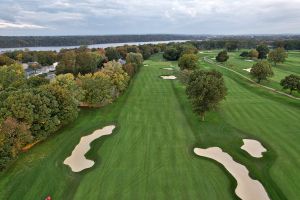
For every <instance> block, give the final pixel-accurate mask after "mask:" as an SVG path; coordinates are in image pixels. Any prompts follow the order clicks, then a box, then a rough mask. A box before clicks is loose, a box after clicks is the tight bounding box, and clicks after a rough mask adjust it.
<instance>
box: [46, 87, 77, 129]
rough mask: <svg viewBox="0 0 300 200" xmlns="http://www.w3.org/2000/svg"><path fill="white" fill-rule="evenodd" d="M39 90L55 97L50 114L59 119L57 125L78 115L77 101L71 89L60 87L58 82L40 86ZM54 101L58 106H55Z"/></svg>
mask: <svg viewBox="0 0 300 200" xmlns="http://www.w3.org/2000/svg"><path fill="white" fill-rule="evenodd" d="M40 90H41V91H45V92H47V93H48V94H49V95H50V94H51V95H52V96H53V97H54V98H55V99H53V100H52V102H53V103H51V106H50V108H51V109H52V114H51V116H55V117H54V119H55V120H56V117H57V119H58V121H59V124H58V125H59V127H61V126H63V125H66V124H68V123H70V122H71V121H73V120H75V119H76V118H77V116H78V108H77V106H78V102H77V101H76V100H75V98H74V97H73V94H72V93H71V91H69V90H67V89H66V88H63V87H61V86H60V85H58V84H48V85H45V86H42V87H41V89H40ZM56 102H57V104H58V107H57V108H56Z"/></svg>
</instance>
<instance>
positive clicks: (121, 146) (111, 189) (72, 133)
mask: <svg viewBox="0 0 300 200" xmlns="http://www.w3.org/2000/svg"><path fill="white" fill-rule="evenodd" d="M145 63H146V64H148V65H149V66H144V67H142V69H141V71H140V72H139V74H138V75H137V77H136V78H135V79H134V80H133V81H132V83H131V85H130V87H129V89H128V90H127V92H126V93H125V95H123V96H122V97H121V98H120V99H119V100H118V101H117V102H115V103H113V104H112V105H109V106H107V107H105V108H101V109H95V110H82V111H81V112H80V115H79V118H78V119H77V120H76V121H75V122H74V123H72V124H71V125H69V126H68V127H65V128H64V129H63V130H61V131H60V132H58V133H56V134H55V135H53V136H52V137H51V138H50V139H48V140H47V141H45V142H43V143H40V144H38V145H37V146H35V147H34V148H33V149H31V150H30V151H29V152H27V153H24V154H22V155H21V156H20V158H19V159H18V160H17V161H16V162H15V163H14V164H12V166H10V167H9V169H8V170H7V171H5V172H3V173H1V174H0V188H1V190H0V199H16V200H17V199H28V200H29V199H30V200H34V199H43V198H44V197H45V196H47V195H48V194H50V195H51V196H52V197H53V199H149V200H150V199H203V200H207V199H222V200H223V199H224V200H226V199H238V198H237V197H236V196H235V194H234V188H235V184H236V183H235V180H234V179H233V178H232V177H231V176H230V174H228V173H227V172H226V170H225V169H224V168H223V167H222V166H220V165H219V164H217V163H216V162H213V161H211V160H208V159H205V158H201V157H198V156H196V155H194V154H193V151H192V150H193V148H194V147H210V146H219V147H222V148H223V149H224V151H226V152H228V153H230V154H231V155H232V156H233V157H234V159H235V160H237V161H239V162H240V163H242V164H244V165H245V166H247V167H248V168H249V170H250V171H251V176H252V177H254V178H256V179H259V180H260V181H261V182H262V184H263V185H264V186H265V188H266V190H267V191H268V193H269V195H270V196H271V198H272V199H295V200H296V199H297V197H299V196H300V191H299V189H298V188H300V173H299V167H300V160H299V156H298V154H297V152H299V151H300V148H299V145H298V141H299V139H300V135H299V134H300V133H299V130H300V124H299V116H300V108H299V102H298V101H296V100H291V99H288V98H287V97H282V96H280V95H278V94H273V93H270V92H268V91H265V90H263V89H261V88H257V87H255V86H252V85H249V83H248V82H246V81H244V80H243V79H241V78H240V77H237V76H234V75H233V74H232V73H229V72H228V71H226V70H222V69H219V68H218V70H220V71H221V72H223V73H224V75H225V81H226V85H227V87H228V89H229V91H228V96H227V98H226V101H224V102H223V103H222V105H221V107H220V109H218V110H216V111H214V112H210V113H209V114H208V115H207V118H206V121H205V122H200V120H199V117H198V116H196V115H195V114H194V113H193V112H192V111H191V106H190V104H189V102H188V100H187V98H186V95H185V93H184V87H183V86H182V85H181V84H180V83H179V82H178V81H173V80H162V79H160V78H159V76H160V75H162V74H172V73H174V72H172V71H168V70H163V69H161V68H163V67H170V65H173V66H175V64H176V63H174V62H172V63H171V62H165V61H163V59H162V58H161V55H156V56H153V57H152V58H151V60H149V61H146V62H145ZM199 65H200V66H201V67H203V68H207V69H209V68H215V66H214V65H211V64H206V63H203V62H200V63H199ZM109 124H116V125H117V129H116V130H115V131H114V133H113V135H110V136H105V137H104V138H100V139H98V140H96V141H95V142H93V143H92V149H91V151H90V152H89V153H88V154H87V157H88V158H90V159H93V160H95V161H96V164H95V166H94V167H92V168H91V169H88V170H85V171H83V172H81V173H73V172H71V170H70V168H68V167H67V166H65V165H63V164H62V162H63V160H64V159H65V158H66V157H67V156H69V155H70V153H71V151H72V149H73V148H74V147H75V145H76V144H77V143H78V142H79V140H80V137H81V136H83V135H86V134H90V133H91V132H93V131H94V130H95V129H97V128H102V127H103V126H105V125H109ZM242 138H255V139H259V140H260V141H261V142H262V143H263V145H264V146H265V147H267V149H268V152H267V153H266V154H265V155H264V157H263V158H261V159H256V158H252V157H250V156H249V155H248V154H247V153H245V152H244V151H242V150H241V149H240V146H241V145H242V141H241V139H242Z"/></svg>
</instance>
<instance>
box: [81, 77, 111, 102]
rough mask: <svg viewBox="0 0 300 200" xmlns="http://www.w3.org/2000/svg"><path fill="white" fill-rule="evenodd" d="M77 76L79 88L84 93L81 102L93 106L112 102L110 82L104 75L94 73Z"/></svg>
mask: <svg viewBox="0 0 300 200" xmlns="http://www.w3.org/2000/svg"><path fill="white" fill-rule="evenodd" d="M95 74H96V76H97V77H95V76H93V75H92V74H86V75H84V76H82V75H79V76H78V81H79V82H78V83H79V86H80V87H81V88H82V90H83V91H84V94H85V95H84V99H83V102H85V103H88V104H90V106H93V105H104V104H107V103H110V102H112V91H111V88H112V87H111V80H110V78H109V76H108V75H106V74H103V73H101V74H99V73H98V72H96V73H95Z"/></svg>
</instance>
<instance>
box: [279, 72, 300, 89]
mask: <svg viewBox="0 0 300 200" xmlns="http://www.w3.org/2000/svg"><path fill="white" fill-rule="evenodd" d="M280 85H281V86H282V87H283V89H289V90H290V94H292V92H293V91H294V90H297V91H298V92H300V76H297V75H295V74H291V75H289V76H286V77H285V78H284V79H282V80H281V81H280Z"/></svg>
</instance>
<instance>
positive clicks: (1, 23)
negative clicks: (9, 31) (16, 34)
mask: <svg viewBox="0 0 300 200" xmlns="http://www.w3.org/2000/svg"><path fill="white" fill-rule="evenodd" d="M6 28H17V29H40V28H46V27H44V26H39V25H34V24H22V23H9V22H4V21H0V29H6Z"/></svg>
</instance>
